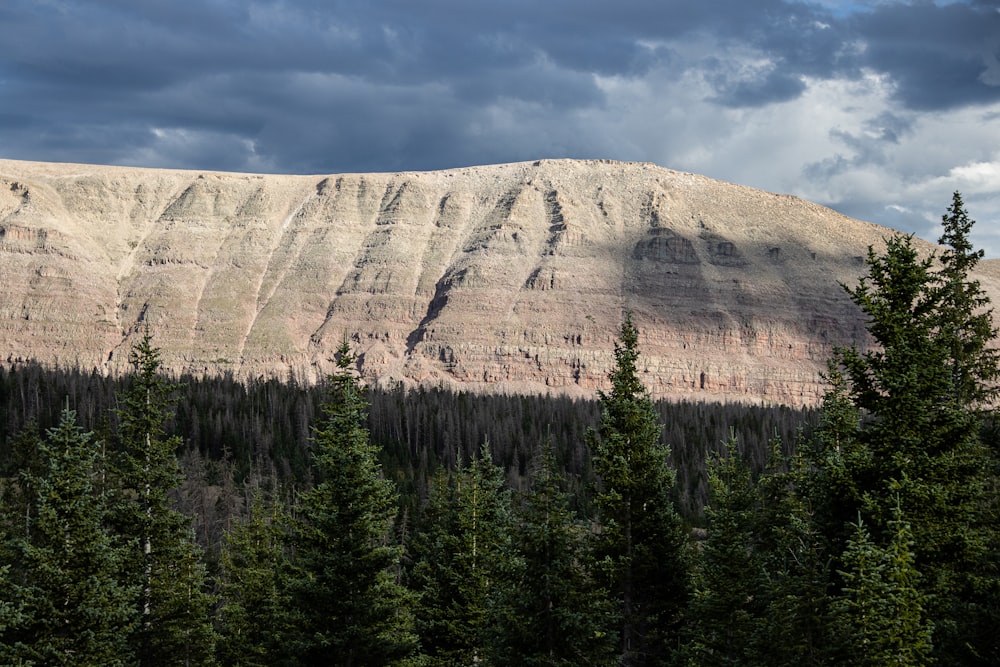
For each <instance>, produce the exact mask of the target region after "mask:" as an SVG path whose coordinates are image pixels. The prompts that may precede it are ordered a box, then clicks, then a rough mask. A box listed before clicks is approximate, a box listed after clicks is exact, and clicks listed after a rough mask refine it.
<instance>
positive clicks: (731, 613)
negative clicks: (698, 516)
mask: <svg viewBox="0 0 1000 667" xmlns="http://www.w3.org/2000/svg"><path fill="white" fill-rule="evenodd" d="M708 471H709V485H710V492H709V506H708V507H707V508H706V509H705V516H706V519H707V521H708V536H707V539H706V540H705V542H704V544H703V545H702V548H701V549H700V550H699V551H698V553H697V556H696V567H695V571H694V578H693V579H694V583H693V591H692V598H691V606H690V616H691V621H690V628H689V631H688V634H689V637H690V639H689V641H688V644H687V647H686V657H687V660H688V662H689V664H692V665H705V666H709V665H740V664H748V661H750V660H751V658H752V657H753V640H754V637H755V635H756V633H757V626H758V621H759V619H760V618H761V617H762V616H763V614H762V610H761V609H760V605H761V603H762V602H763V601H764V592H765V591H764V590H763V586H762V583H763V582H762V580H761V563H760V558H761V557H760V554H759V553H758V551H757V550H756V549H755V546H756V545H755V544H754V542H755V532H756V528H757V526H756V525H755V522H754V515H755V513H756V511H757V509H758V508H757V489H756V486H755V484H754V480H753V476H752V474H751V471H750V466H749V465H747V463H746V461H744V460H743V459H742V457H741V455H740V453H739V450H738V448H737V445H736V436H735V435H732V436H731V437H730V439H729V441H727V442H726V443H725V445H724V451H723V452H722V453H720V454H717V455H716V456H715V457H714V458H713V459H712V460H711V461H710V463H709V468H708Z"/></svg>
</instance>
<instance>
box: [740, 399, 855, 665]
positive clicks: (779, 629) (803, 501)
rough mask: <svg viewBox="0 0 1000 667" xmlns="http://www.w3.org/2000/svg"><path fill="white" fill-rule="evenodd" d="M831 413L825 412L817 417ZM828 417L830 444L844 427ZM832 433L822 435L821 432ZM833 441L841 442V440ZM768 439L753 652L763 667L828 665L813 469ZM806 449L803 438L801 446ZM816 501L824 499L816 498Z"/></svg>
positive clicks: (760, 496)
mask: <svg viewBox="0 0 1000 667" xmlns="http://www.w3.org/2000/svg"><path fill="white" fill-rule="evenodd" d="M824 414H825V415H828V416H832V414H833V413H824ZM840 416H841V417H842V418H843V420H845V421H837V420H832V421H831V422H830V423H827V424H824V425H821V426H820V429H819V431H821V432H824V433H826V435H825V436H823V437H829V438H831V439H833V440H836V439H837V438H838V437H839V436H838V435H836V434H837V433H840V435H843V433H842V432H841V429H842V428H846V427H848V426H849V425H850V415H849V414H846V413H845V414H841V415H840ZM827 428H830V429H833V431H832V432H826V429H827ZM841 442H843V441H842V440H841ZM780 447H781V444H780V442H778V441H774V442H773V443H772V447H771V454H770V456H769V460H768V464H767V467H766V468H765V470H764V472H763V473H762V474H761V476H760V478H759V479H758V481H757V484H756V487H757V509H756V512H755V516H754V520H753V524H754V528H753V532H754V535H755V540H754V550H755V553H756V555H757V558H758V560H759V562H760V568H761V570H760V572H761V577H762V582H761V590H760V593H761V597H762V599H761V601H760V604H761V606H762V607H763V609H764V611H763V618H761V619H758V620H759V622H758V624H757V627H756V630H755V637H754V641H753V654H754V656H755V659H756V660H757V662H758V663H759V664H762V665H767V666H768V667H807V666H808V667H813V666H818V665H831V664H835V661H834V651H833V644H834V641H833V640H834V639H835V637H836V629H835V628H834V623H833V618H834V614H833V610H832V608H831V601H832V591H833V587H832V583H831V576H830V573H831V569H830V567H831V562H830V556H829V551H828V546H827V541H826V539H825V537H824V535H823V534H822V533H821V532H820V531H819V530H818V529H817V524H818V520H817V516H818V515H819V514H820V512H818V511H817V510H816V508H815V505H814V504H813V501H812V500H811V499H810V496H809V495H808V494H803V493H802V490H803V489H805V488H807V487H808V486H809V485H810V484H811V483H812V482H813V480H814V478H815V470H814V469H812V468H809V467H807V465H806V460H807V458H808V457H807V456H804V455H803V454H802V453H801V450H800V453H799V454H797V455H796V456H795V457H794V458H793V459H791V460H788V459H786V457H785V456H784V455H783V453H782V452H781V449H780ZM808 448H809V441H808V440H807V441H806V446H805V447H803V449H808ZM823 497H824V498H825V497H826V496H823Z"/></svg>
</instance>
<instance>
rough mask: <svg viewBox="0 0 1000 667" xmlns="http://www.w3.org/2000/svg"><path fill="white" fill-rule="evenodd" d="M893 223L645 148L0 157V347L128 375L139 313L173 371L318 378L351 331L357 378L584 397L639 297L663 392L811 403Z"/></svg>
mask: <svg viewBox="0 0 1000 667" xmlns="http://www.w3.org/2000/svg"><path fill="white" fill-rule="evenodd" d="M945 204H946V202H943V203H942V210H943V207H944V205H945ZM891 233H892V231H891V230H889V229H886V228H884V227H879V226H877V225H873V224H870V223H865V222H860V221H857V220H852V219H850V218H847V217H845V216H842V215H840V214H838V213H836V212H834V211H832V210H830V209H827V208H824V207H822V206H818V205H816V204H812V203H809V202H806V201H803V200H801V199H797V198H795V197H789V196H782V195H775V194H769V193H766V192H762V191H759V190H754V189H751V188H746V187H740V186H736V185H732V184H728V183H722V182H719V181H714V180H711V179H709V178H705V177H702V176H696V175H693V174H687V173H681V172H676V171H671V170H669V169H664V168H661V167H658V166H655V165H652V164H635V163H620V162H609V161H589V160H588V161H577V160H541V161H537V162H525V163H517V164H503V165H492V166H484V167H470V168H465V169H454V170H448V171H437V172H413V173H396V174H388V173H386V174H382V173H373V174H339V175H332V176H283V175H254V174H229V173H214V172H192V171H175V170H160V169H135V168H124V167H103V166H89V165H74V164H50V163H34V162H19V161H10V160H0V281H2V283H3V285H4V288H3V296H2V297H0V345H2V348H0V349H3V350H4V352H5V354H4V357H6V359H7V361H8V362H11V363H16V362H19V361H24V360H28V359H32V358H33V359H38V360H40V361H42V362H46V363H58V364H62V365H74V364H78V365H80V366H82V367H84V368H98V369H100V370H101V371H102V372H119V371H121V370H122V369H123V368H124V367H125V365H126V356H127V350H128V349H129V347H130V345H131V343H132V341H133V340H134V337H135V336H136V334H137V333H138V332H140V331H141V330H142V329H143V328H144V327H145V326H146V325H147V324H148V326H149V327H150V330H151V332H152V333H153V335H154V342H155V344H156V345H157V346H159V347H160V348H162V353H163V362H164V367H165V368H166V369H168V370H172V371H177V372H193V373H196V374H204V373H209V374H211V373H232V374H234V375H235V376H237V377H244V378H245V377H259V376H262V375H263V376H266V377H270V376H275V377H279V378H288V377H294V378H295V379H297V380H298V381H302V382H309V381H314V380H316V379H317V378H318V377H320V376H321V375H323V374H325V373H327V372H328V371H329V370H331V369H332V367H333V362H332V361H331V357H332V355H333V353H334V351H335V350H336V348H337V347H338V345H339V344H340V343H341V342H342V341H343V340H344V339H345V338H346V339H347V340H350V341H351V342H352V344H353V347H354V350H355V351H356V352H357V353H358V355H359V360H360V366H361V371H362V373H363V375H364V377H365V378H366V379H367V380H368V381H370V382H375V383H383V384H397V383H404V384H407V385H417V384H424V385H437V384H443V385H450V386H457V387H464V388H468V389H473V390H479V391H498V392H499V391H503V392H554V393H556V392H562V393H571V394H577V395H592V394H593V392H594V390H595V389H597V388H600V387H604V386H605V385H606V374H607V371H608V370H609V368H610V367H611V365H612V362H613V357H612V351H613V347H614V340H615V336H616V333H617V331H618V328H619V325H620V322H621V320H622V315H623V313H624V312H625V311H626V310H630V311H631V312H632V313H633V319H634V321H635V322H636V324H637V325H638V327H639V330H640V332H641V337H640V341H639V342H640V350H641V353H642V356H641V362H642V363H643V367H642V369H641V371H642V372H643V381H644V382H645V384H646V386H647V387H649V389H650V390H651V391H652V393H653V394H654V396H666V397H685V398H694V399H712V400H739V401H749V402H767V403H786V404H791V405H802V404H812V403H815V402H816V401H817V399H818V398H819V396H820V395H821V393H822V391H823V386H822V384H821V382H820V378H819V372H820V371H821V370H822V369H824V368H825V363H826V359H827V357H828V356H829V354H830V351H831V346H833V345H835V344H850V343H852V342H860V343H863V342H864V336H865V331H864V322H863V320H862V318H861V314H860V312H859V311H858V310H857V309H856V308H855V306H854V305H853V304H852V303H851V302H850V300H849V299H848V298H847V296H846V294H844V292H843V290H842V289H841V288H840V286H839V285H838V282H844V283H847V284H853V283H854V282H855V281H856V280H857V278H858V276H859V275H860V274H861V273H863V272H864V270H865V265H864V261H863V257H864V256H865V253H866V250H867V247H868V245H869V244H873V245H875V246H876V247H880V246H881V243H882V239H883V237H885V236H887V235H889V234H891ZM931 248H932V246H931V245H930V244H927V249H928V250H929V249H931ZM991 264H992V263H990V262H987V263H984V268H983V271H982V272H981V274H980V275H977V277H978V278H979V279H980V280H982V282H983V285H984V287H985V288H986V289H987V290H988V291H989V292H990V293H991V294H992V295H994V298H996V295H1000V279H998V277H1000V272H998V271H996V270H995V268H994V267H992V266H991Z"/></svg>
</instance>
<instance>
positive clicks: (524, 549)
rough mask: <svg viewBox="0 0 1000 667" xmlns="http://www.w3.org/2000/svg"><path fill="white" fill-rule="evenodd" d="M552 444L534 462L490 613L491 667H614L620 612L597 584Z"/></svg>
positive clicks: (584, 532)
mask: <svg viewBox="0 0 1000 667" xmlns="http://www.w3.org/2000/svg"><path fill="white" fill-rule="evenodd" d="M564 486H565V484H564V479H563V477H562V475H561V474H560V473H559V471H558V470H557V469H556V463H555V458H554V456H553V453H552V447H551V444H550V443H549V444H546V446H545V447H544V449H543V451H542V453H541V455H540V456H539V457H538V461H537V463H536V473H535V475H534V476H533V479H532V484H531V488H530V490H529V491H528V492H526V493H525V494H524V497H523V506H522V508H521V509H520V511H519V512H517V514H516V516H515V521H514V526H513V531H512V533H513V540H512V544H511V545H510V546H511V548H512V553H511V554H509V555H508V556H506V557H504V558H502V575H503V582H502V583H501V585H499V586H498V587H497V589H498V591H499V595H498V598H499V599H498V600H497V601H496V603H495V605H494V611H493V613H492V614H491V615H492V616H493V618H494V620H493V622H492V623H491V626H492V634H493V636H494V640H493V642H492V643H493V654H494V658H493V663H494V664H497V665H515V664H516V665H535V666H538V667H541V666H546V667H556V666H563V667H570V666H575V665H608V664H611V663H612V662H613V658H614V655H615V649H616V642H615V627H616V624H617V618H616V616H615V605H614V604H613V603H612V600H611V598H610V597H609V596H608V593H607V591H606V590H605V589H604V588H603V587H602V586H600V585H599V584H598V583H597V581H596V578H595V573H594V571H593V563H592V562H591V560H590V557H589V550H590V541H591V534H590V531H589V530H588V529H587V526H586V525H585V524H584V523H583V522H582V521H581V520H580V519H579V518H578V517H577V516H576V515H575V514H574V513H573V511H572V510H571V509H570V497H569V494H568V493H567V492H566V491H565V489H564V488H563V487H564Z"/></svg>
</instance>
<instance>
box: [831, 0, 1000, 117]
mask: <svg viewBox="0 0 1000 667" xmlns="http://www.w3.org/2000/svg"><path fill="white" fill-rule="evenodd" d="M998 7H1000V3H998V2H995V1H990V2H974V3H972V4H966V3H963V2H958V3H954V4H948V5H945V6H937V5H936V4H934V3H932V2H926V1H925V2H914V3H912V4H908V5H901V4H886V5H880V6H879V8H878V9H877V10H876V11H874V12H871V13H864V14H860V15H857V16H855V17H853V18H852V20H851V21H850V23H851V24H852V25H853V27H854V29H855V30H856V32H857V35H858V36H859V37H860V38H861V39H863V40H864V42H865V44H866V45H867V47H866V52H865V58H864V62H865V64H866V65H867V66H868V67H871V68H873V69H875V70H877V71H880V72H885V73H887V74H889V75H890V76H891V77H892V80H893V81H894V82H895V83H896V85H897V86H898V89H897V95H898V97H899V99H900V100H901V101H902V102H903V103H904V104H905V105H906V106H907V107H909V108H913V109H948V108H952V107H957V106H963V105H966V104H976V103H984V102H992V101H996V100H998V99H1000V69H993V68H998V65H1000V64H998V61H997V58H998V57H1000V12H998V11H997V10H998Z"/></svg>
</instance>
